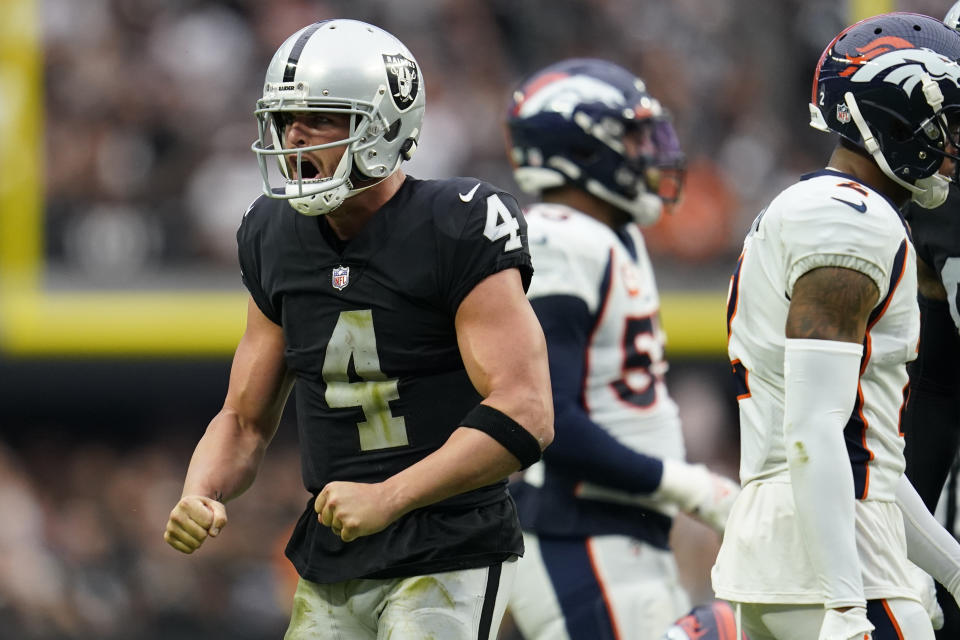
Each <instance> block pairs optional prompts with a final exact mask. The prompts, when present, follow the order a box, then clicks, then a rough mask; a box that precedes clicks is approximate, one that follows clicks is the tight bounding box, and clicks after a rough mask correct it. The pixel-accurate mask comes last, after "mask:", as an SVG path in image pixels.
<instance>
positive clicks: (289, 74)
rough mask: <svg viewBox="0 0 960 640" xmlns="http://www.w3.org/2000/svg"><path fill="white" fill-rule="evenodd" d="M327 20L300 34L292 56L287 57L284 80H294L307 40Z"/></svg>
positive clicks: (292, 50) (311, 26)
mask: <svg viewBox="0 0 960 640" xmlns="http://www.w3.org/2000/svg"><path fill="white" fill-rule="evenodd" d="M324 22H327V21H326V20H323V21H322V22H317V23H314V24H312V25H310V26H309V27H307V28H306V29H304V30H303V33H301V34H300V37H299V38H297V41H296V42H295V43H294V44H293V48H292V49H290V57H289V58H287V68H286V69H284V70H283V81H284V82H293V79H294V76H295V75H296V74H297V63H299V62H300V54H301V53H303V48H304V47H305V46H307V40H309V39H310V36H312V35H313V34H314V33H316V32H317V29H319V28H320V27H321V26H322V25H323V23H324Z"/></svg>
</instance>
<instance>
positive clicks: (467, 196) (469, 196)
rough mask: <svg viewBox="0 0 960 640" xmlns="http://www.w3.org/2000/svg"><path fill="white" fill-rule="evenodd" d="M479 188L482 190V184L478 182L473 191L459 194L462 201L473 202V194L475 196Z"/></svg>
mask: <svg viewBox="0 0 960 640" xmlns="http://www.w3.org/2000/svg"><path fill="white" fill-rule="evenodd" d="M479 188H480V183H479V182H478V183H477V184H475V185H474V186H473V189H470V191H467V192H466V193H461V194H459V195H460V199H461V200H463V201H464V202H470V201H471V200H473V194H475V193H476V192H477V189H479Z"/></svg>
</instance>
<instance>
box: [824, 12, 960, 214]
mask: <svg viewBox="0 0 960 640" xmlns="http://www.w3.org/2000/svg"><path fill="white" fill-rule="evenodd" d="M958 59H960V34H958V33H957V32H956V31H954V30H953V29H950V28H948V27H947V26H946V25H944V24H943V23H942V22H940V21H939V20H936V19H934V18H931V17H929V16H923V15H919V14H915V13H889V14H884V15H880V16H874V17H872V18H867V19H866V20H863V21H861V22H858V23H856V24H855V25H853V26H851V27H848V28H847V29H845V30H844V31H842V32H841V33H840V34H839V35H838V36H837V37H836V38H834V40H833V42H831V43H830V44H829V46H827V48H826V50H825V51H824V52H823V55H822V56H821V57H820V61H819V63H818V64H817V69H816V74H815V75H814V78H813V93H812V97H811V103H810V124H811V126H813V127H815V128H817V129H820V130H823V131H834V132H836V133H839V134H840V135H841V136H843V137H844V138H846V139H847V140H849V141H850V142H852V143H853V144H855V145H857V146H859V147H861V148H863V149H865V150H866V151H867V152H868V153H869V154H870V155H871V156H872V157H873V159H874V160H875V161H876V163H877V165H878V166H879V167H880V169H881V170H882V171H883V172H884V174H886V175H887V176H888V177H889V178H891V179H892V180H893V181H894V182H896V183H897V184H899V185H900V186H902V187H904V188H905V189H907V190H908V191H910V192H911V193H912V196H913V200H914V201H915V202H917V204H919V205H920V206H922V207H926V208H933V207H937V206H939V205H940V204H942V203H943V201H944V200H945V199H946V195H947V187H948V180H947V178H946V177H944V176H941V175H940V174H938V173H937V172H938V170H939V169H940V166H941V164H942V163H943V160H944V158H947V157H949V158H953V159H955V160H960V158H958V157H957V155H956V154H957V148H956V146H957V145H956V142H957V140H956V135H955V134H956V132H957V126H958V124H960V65H958V64H957V63H956V61H957V60H958ZM956 168H957V170H960V162H958V164H957V165H956ZM953 179H954V181H956V179H957V176H956V172H955V174H954V178H953Z"/></svg>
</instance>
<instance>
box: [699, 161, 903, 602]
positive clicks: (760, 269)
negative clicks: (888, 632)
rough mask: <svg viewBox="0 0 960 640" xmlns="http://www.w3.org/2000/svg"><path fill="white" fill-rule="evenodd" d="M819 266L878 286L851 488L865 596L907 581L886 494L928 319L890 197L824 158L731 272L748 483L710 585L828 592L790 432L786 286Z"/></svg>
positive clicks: (784, 196) (849, 435)
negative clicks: (794, 488) (800, 512)
mask: <svg viewBox="0 0 960 640" xmlns="http://www.w3.org/2000/svg"><path fill="white" fill-rule="evenodd" d="M818 267H844V268H849V269H854V270H856V271H859V272H861V273H864V274H865V275H867V276H869V277H870V278H871V279H872V280H873V282H874V283H875V284H876V285H877V289H878V290H879V293H880V298H879V302H878V304H877V306H876V308H875V309H874V310H873V312H872V313H871V315H870V317H869V320H868V323H867V331H866V337H865V339H864V345H863V346H864V355H863V361H862V365H861V368H860V381H859V386H858V389H857V397H856V401H855V405H854V410H853V412H852V415H851V416H850V418H849V420H848V422H847V424H846V426H845V428H844V438H845V441H846V448H847V454H848V458H849V460H850V466H851V469H852V470H853V478H854V485H855V493H856V498H857V499H859V500H861V501H862V502H861V503H859V504H858V505H857V519H858V547H859V550H860V556H861V564H862V566H863V573H864V588H865V590H866V592H867V597H868V598H870V597H893V596H894V595H895V594H896V593H899V592H900V589H899V588H898V587H897V586H896V582H897V581H899V580H902V579H904V578H902V577H901V576H900V575H899V573H900V569H899V567H900V566H901V562H902V559H901V554H903V555H904V558H903V559H905V546H904V544H905V543H904V542H903V539H902V526H903V525H902V521H901V520H899V511H898V510H896V508H895V505H893V504H891V503H893V501H894V500H895V496H894V491H895V487H896V485H897V482H898V480H899V477H900V475H901V474H902V473H903V469H904V457H903V434H902V433H901V432H900V415H901V410H902V408H903V404H904V399H905V392H906V388H907V382H908V379H907V371H906V366H905V365H906V363H907V362H908V361H910V360H911V359H913V358H914V357H915V356H916V349H917V340H918V338H919V329H920V315H919V308H918V306H917V280H916V261H915V253H914V249H913V245H912V244H911V241H910V236H909V232H908V230H907V227H906V224H905V222H904V221H903V219H902V218H901V216H900V214H899V212H898V211H897V208H896V207H895V206H894V204H893V203H892V202H891V201H890V200H889V199H887V198H886V197H885V196H883V195H882V194H880V193H878V192H877V191H875V190H873V189H871V188H870V187H867V186H865V185H864V184H862V183H860V182H858V181H857V180H856V179H854V178H853V177H851V176H849V175H847V174H843V173H840V172H837V171H833V170H830V169H827V170H824V171H820V172H817V173H814V174H810V175H808V176H804V179H803V180H801V181H800V182H799V183H797V184H795V185H793V186H791V187H789V188H787V189H786V190H784V191H783V192H782V193H781V194H780V195H779V196H777V197H776V198H775V199H774V200H773V202H771V203H770V205H769V206H768V207H767V208H766V209H765V210H764V211H763V212H762V213H761V214H760V216H758V217H757V219H756V220H755V221H754V223H753V225H752V226H751V229H750V233H749V235H748V236H747V239H746V241H745V242H744V248H743V253H742V254H741V256H740V259H739V261H738V264H737V268H736V271H735V273H734V275H733V277H732V278H731V280H730V291H729V296H728V302H727V329H728V336H729V338H728V352H729V356H730V360H731V362H732V364H733V369H734V372H735V374H736V377H737V382H738V390H737V393H738V400H739V407H740V437H741V446H740V455H741V458H740V480H741V483H742V484H743V485H744V487H745V491H744V492H743V493H742V494H741V496H740V497H739V498H738V501H737V502H738V504H737V505H736V506H735V507H734V511H733V513H732V514H731V519H730V521H729V522H728V524H727V530H726V535H725V537H724V541H723V546H722V547H721V550H720V554H719V556H718V559H717V564H716V566H715V567H714V588H715V590H716V591H717V593H718V595H720V594H722V595H720V597H723V598H726V599H731V600H740V601H745V602H792V603H798V602H820V601H822V598H821V597H820V593H819V587H818V584H817V579H816V576H815V575H813V573H812V569H811V567H810V563H809V561H808V560H807V558H806V552H805V550H804V549H803V541H802V538H801V536H800V534H799V530H798V528H797V525H796V518H795V517H793V516H792V515H791V514H792V513H793V504H792V493H791V490H790V487H789V484H788V483H789V481H790V476H789V469H788V467H787V459H786V454H785V449H784V437H783V410H784V375H783V369H784V368H783V359H784V341H785V339H786V337H785V331H784V328H785V326H786V318H787V311H788V309H789V305H790V296H791V293H792V291H793V286H794V284H795V283H796V281H797V279H798V278H799V277H800V276H801V275H803V274H804V273H806V272H807V271H810V270H811V269H815V268H818ZM764 487H766V489H765V488H764ZM871 503H872V504H876V505H877V506H876V507H871V506H869V505H870V504H871ZM775 504H776V505H777V506H774V505H775ZM881 505H882V506H881ZM891 508H893V511H890V512H889V513H888V511H889V510H890V509H891ZM758 523H762V524H761V525H758ZM878 523H887V524H886V525H884V526H885V528H886V529H887V531H884V532H883V533H884V534H885V535H889V536H891V538H890V539H889V540H887V539H884V541H883V543H882V544H878V543H877V540H878V539H877V538H871V537H870V535H871V534H870V533H869V531H868V529H871V528H872V529H875V528H876V527H877V526H878ZM875 533H876V532H875ZM876 535H879V534H876ZM883 546H886V547H888V548H886V549H883V548H879V547H883ZM748 556H749V557H748ZM904 584H906V583H905V582H904ZM901 595H903V594H901ZM908 597H909V595H908Z"/></svg>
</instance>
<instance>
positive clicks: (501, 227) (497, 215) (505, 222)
mask: <svg viewBox="0 0 960 640" xmlns="http://www.w3.org/2000/svg"><path fill="white" fill-rule="evenodd" d="M519 231H520V221H519V220H517V219H516V218H514V217H513V215H512V214H511V213H510V210H509V209H507V205H505V204H503V201H502V200H501V199H500V196H498V195H497V194H495V193H494V194H493V195H490V196H487V223H486V225H484V227H483V235H485V236H486V237H487V238H488V239H489V240H490V242H496V241H497V240H499V239H500V238H503V237H507V238H509V239H508V240H507V242H506V244H504V245H503V250H504V252H507V251H513V250H514V249H519V248H520V247H522V246H523V243H522V242H520V235H519Z"/></svg>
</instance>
